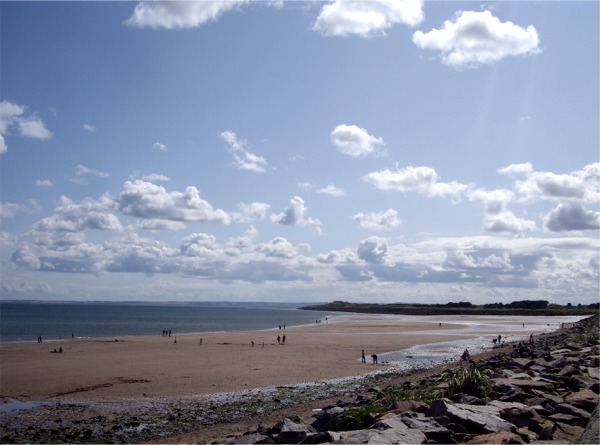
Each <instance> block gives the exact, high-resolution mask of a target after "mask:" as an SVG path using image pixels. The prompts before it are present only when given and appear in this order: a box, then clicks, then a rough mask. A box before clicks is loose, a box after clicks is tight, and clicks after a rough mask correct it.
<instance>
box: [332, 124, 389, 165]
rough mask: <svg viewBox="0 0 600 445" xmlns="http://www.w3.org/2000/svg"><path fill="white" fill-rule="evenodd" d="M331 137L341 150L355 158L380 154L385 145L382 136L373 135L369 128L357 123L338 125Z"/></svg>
mask: <svg viewBox="0 0 600 445" xmlns="http://www.w3.org/2000/svg"><path fill="white" fill-rule="evenodd" d="M329 138H330V139H331V142H332V144H333V145H335V146H336V147H337V148H338V150H339V151H341V152H342V153H344V154H346V155H349V156H352V157H355V158H357V157H359V156H365V155H369V154H378V153H380V152H381V151H382V149H383V147H384V145H385V144H384V142H383V139H382V138H376V137H375V136H371V135H370V134H369V133H368V132H367V130H365V129H364V128H360V127H357V126H356V125H346V124H342V125H338V126H337V127H335V129H334V130H333V131H332V132H331V134H330V135H329Z"/></svg>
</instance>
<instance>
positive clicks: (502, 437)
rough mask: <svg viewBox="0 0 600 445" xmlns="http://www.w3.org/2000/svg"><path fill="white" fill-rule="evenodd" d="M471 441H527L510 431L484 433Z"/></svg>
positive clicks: (495, 442) (494, 442) (478, 442)
mask: <svg viewBox="0 0 600 445" xmlns="http://www.w3.org/2000/svg"><path fill="white" fill-rule="evenodd" d="M469 443H473V444H503V443H525V442H524V441H523V439H522V438H521V436H519V435H517V434H514V433H511V432H509V431H500V432H498V433H490V434H483V435H480V436H475V437H474V438H473V439H472V440H471V441H469Z"/></svg>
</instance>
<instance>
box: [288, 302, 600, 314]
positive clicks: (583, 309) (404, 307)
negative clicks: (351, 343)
mask: <svg viewBox="0 0 600 445" xmlns="http://www.w3.org/2000/svg"><path fill="white" fill-rule="evenodd" d="M300 309H305V310H313V311H336V312H358V313H368V314H398V315H529V316H531V315H533V316H535V315H539V316H563V315H564V316H569V315H595V314H597V313H598V311H599V309H600V303H593V304H589V305H582V304H577V305H574V304H571V303H567V304H566V305H564V306H563V305H560V304H550V303H549V302H548V301H546V300H522V301H513V302H512V303H506V304H505V303H491V304H484V305H474V304H472V303H470V302H466V301H462V302H458V303H452V302H450V303H446V304H417V303H389V304H377V303H349V302H347V301H339V300H337V301H333V302H331V303H327V304H316V305H310V306H304V307H301V308H300Z"/></svg>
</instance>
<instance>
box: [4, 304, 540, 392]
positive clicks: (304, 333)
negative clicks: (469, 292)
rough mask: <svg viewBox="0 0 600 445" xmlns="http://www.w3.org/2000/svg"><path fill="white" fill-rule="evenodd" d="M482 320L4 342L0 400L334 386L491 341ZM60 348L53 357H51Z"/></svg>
mask: <svg viewBox="0 0 600 445" xmlns="http://www.w3.org/2000/svg"><path fill="white" fill-rule="evenodd" d="M545 321H546V320H545V319H544V320H539V321H538V322H533V323H532V322H529V321H528V326H527V328H525V326H523V328H525V330H524V329H523V328H521V329H518V328H520V326H518V325H516V324H514V323H511V324H508V325H507V326H506V327H504V328H503V332H502V333H503V335H505V336H510V335H524V334H525V333H529V332H531V333H535V334H537V333H539V332H542V331H544V330H546V331H547V329H548V325H546V323H545ZM486 323H489V320H487V319H486V318H485V317H468V318H465V317H421V318H420V319H419V320H416V319H415V320H399V319H397V318H395V317H385V316H377V315H373V316H370V315H356V316H339V317H335V318H334V319H333V320H330V321H329V322H327V323H325V322H323V323H315V324H313V325H307V326H297V327H289V326H288V327H286V328H285V329H283V328H282V329H281V330H279V329H277V328H275V329H273V330H266V331H254V332H222V333H207V334H194V335H191V334H190V335H177V336H176V337H175V336H174V335H173V336H171V337H161V336H154V337H124V338H117V339H96V340H93V339H88V340H79V339H75V340H72V339H68V340H65V341H53V342H43V343H36V342H31V343H7V344H1V345H0V395H1V396H2V399H3V400H4V401H6V400H8V398H11V399H17V400H20V401H46V400H49V401H98V400H106V401H118V400H132V399H148V398H150V399H152V398H177V397H183V396H192V395H204V394H215V393H221V392H229V391H238V390H247V389H251V388H263V387H269V386H278V385H292V384H297V383H302V382H312V381H320V380H327V379H334V378H339V377H347V376H354V375H358V374H364V373H369V372H373V370H375V369H381V368H385V367H386V366H388V365H386V364H385V363H383V364H382V363H379V364H378V365H373V364H372V363H371V357H370V355H371V354H378V355H380V354H382V353H385V352H389V351H398V350H401V349H405V348H409V347H411V346H415V345H421V344H426V343H436V342H442V341H449V340H452V341H454V340H461V339H468V338H474V337H478V336H481V335H485V334H490V330H489V326H487V325H486ZM486 326H487V327H486ZM492 333H493V332H492ZM277 336H280V337H281V339H283V336H285V343H283V342H282V341H281V342H280V343H279V344H278V342H277ZM252 342H254V346H252ZM59 347H62V350H63V352H62V353H52V352H51V351H52V350H54V349H55V348H56V349H58V348H59ZM362 349H364V350H365V354H366V355H367V357H366V360H367V363H366V364H364V363H361V350H362Z"/></svg>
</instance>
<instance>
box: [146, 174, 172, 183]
mask: <svg viewBox="0 0 600 445" xmlns="http://www.w3.org/2000/svg"><path fill="white" fill-rule="evenodd" d="M142 179H143V180H144V181H148V182H171V178H169V177H168V176H166V175H161V174H160V173H150V174H147V175H143V176H142Z"/></svg>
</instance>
